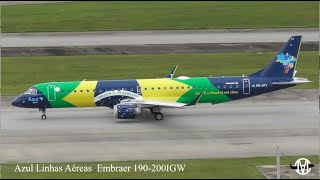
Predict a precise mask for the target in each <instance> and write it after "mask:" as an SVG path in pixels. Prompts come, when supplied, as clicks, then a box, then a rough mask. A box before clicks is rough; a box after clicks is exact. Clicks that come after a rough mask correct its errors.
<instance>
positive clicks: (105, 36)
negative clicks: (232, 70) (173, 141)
mask: <svg viewBox="0 0 320 180" xmlns="http://www.w3.org/2000/svg"><path fill="white" fill-rule="evenodd" d="M293 35H303V39H302V42H318V41H319V30H318V28H309V29H308V28H306V29H305V28H290V29H260V30H254V29H233V30H225V29H222V30H162V31H105V32H54V33H2V34H1V36H2V37H1V38H2V47H58V46H93V45H95V46H102V45H143V44H199V43H226V44H227V43H258V42H262V43H268V42H287V40H288V39H289V38H290V37H291V36H293Z"/></svg>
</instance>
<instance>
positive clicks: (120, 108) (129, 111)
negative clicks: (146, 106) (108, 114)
mask: <svg viewBox="0 0 320 180" xmlns="http://www.w3.org/2000/svg"><path fill="white" fill-rule="evenodd" d="M113 114H114V117H115V118H118V119H134V118H135V117H136V116H137V115H139V114H141V108H138V107H135V106H132V105H114V106H113Z"/></svg>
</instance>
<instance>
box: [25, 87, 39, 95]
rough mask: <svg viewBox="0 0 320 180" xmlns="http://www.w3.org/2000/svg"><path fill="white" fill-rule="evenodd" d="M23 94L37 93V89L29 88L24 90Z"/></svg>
mask: <svg viewBox="0 0 320 180" xmlns="http://www.w3.org/2000/svg"><path fill="white" fill-rule="evenodd" d="M25 94H37V90H36V89H33V88H30V89H28V90H27V91H26V92H25Z"/></svg>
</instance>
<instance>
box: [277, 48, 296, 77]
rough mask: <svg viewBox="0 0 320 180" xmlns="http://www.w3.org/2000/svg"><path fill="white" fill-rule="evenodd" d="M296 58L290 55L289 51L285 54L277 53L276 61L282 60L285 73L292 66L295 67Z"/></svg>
mask: <svg viewBox="0 0 320 180" xmlns="http://www.w3.org/2000/svg"><path fill="white" fill-rule="evenodd" d="M296 60H297V59H296V58H295V57H294V56H291V55H289V54H288V53H287V54H286V55H284V54H283V53H281V54H278V55H277V60H276V62H280V63H281V64H283V67H284V73H288V72H289V70H290V69H291V68H293V67H294V63H295V62H296Z"/></svg>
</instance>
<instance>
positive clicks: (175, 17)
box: [1, 1, 319, 32]
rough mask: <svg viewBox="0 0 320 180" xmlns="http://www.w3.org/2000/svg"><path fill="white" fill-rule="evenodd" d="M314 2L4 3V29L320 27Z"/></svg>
mask: <svg viewBox="0 0 320 180" xmlns="http://www.w3.org/2000/svg"><path fill="white" fill-rule="evenodd" d="M318 6H319V3H318V2H317V1H314V2H302V1H300V2H290V1H287V2H285V1H283V2H276V1H269V2H251V1H250V2H249V1H243V2H223V1H220V2H219V1H212V2H210V1H193V2H192V1H186V2H179V1H172V2H170V1H161V2H147V1H142V2H138V1H136V2H130V1H129V2H125V1H122V2H117V1H110V2H66V3H53V4H35V5H14V6H2V7H1V8H2V9H1V10H2V12H1V15H2V18H1V20H2V22H1V23H2V32H40V31H102V30H154V29H216V28H284V27H318V24H319V21H318V17H319V9H318Z"/></svg>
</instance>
